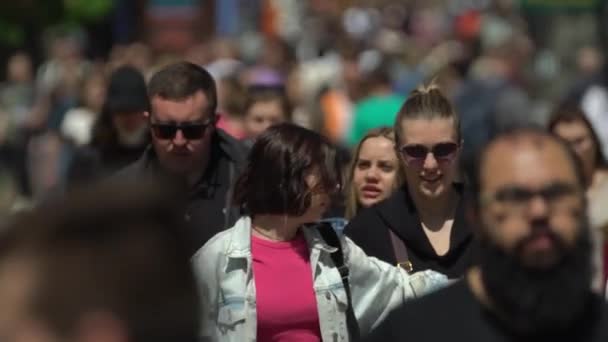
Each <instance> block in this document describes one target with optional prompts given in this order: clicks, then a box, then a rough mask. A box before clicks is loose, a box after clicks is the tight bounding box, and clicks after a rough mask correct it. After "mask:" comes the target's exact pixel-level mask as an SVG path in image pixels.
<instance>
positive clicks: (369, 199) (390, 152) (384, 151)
mask: <svg viewBox="0 0 608 342" xmlns="http://www.w3.org/2000/svg"><path fill="white" fill-rule="evenodd" d="M398 163H399V160H397V156H396V154H395V144H394V143H393V142H392V141H391V140H389V139H387V138H385V137H374V138H369V139H367V140H365V141H364V142H363V144H362V145H361V150H360V151H359V156H358V158H357V161H356V164H355V170H354V174H353V187H354V189H355V193H356V196H357V201H358V203H359V205H361V206H362V207H364V208H367V207H371V206H372V205H374V204H376V203H378V202H380V201H382V200H384V199H386V198H387V197H388V196H390V194H391V193H392V191H393V189H395V187H396V180H397V172H398V169H399V164H398Z"/></svg>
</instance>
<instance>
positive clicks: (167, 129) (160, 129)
mask: <svg viewBox="0 0 608 342" xmlns="http://www.w3.org/2000/svg"><path fill="white" fill-rule="evenodd" d="M152 130H153V132H154V135H155V136H156V137H157V138H158V139H163V140H168V139H173V137H174V136H175V133H176V132H177V127H176V126H172V125H152Z"/></svg>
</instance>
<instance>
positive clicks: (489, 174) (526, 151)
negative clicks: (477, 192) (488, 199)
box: [480, 138, 578, 190]
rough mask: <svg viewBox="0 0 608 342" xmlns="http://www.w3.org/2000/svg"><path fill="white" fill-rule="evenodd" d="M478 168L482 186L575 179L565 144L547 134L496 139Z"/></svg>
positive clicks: (532, 184) (487, 187)
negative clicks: (525, 137) (528, 138)
mask: <svg viewBox="0 0 608 342" xmlns="http://www.w3.org/2000/svg"><path fill="white" fill-rule="evenodd" d="M480 171H481V172H480V181H481V186H482V188H483V189H485V190H491V189H493V188H499V187H501V186H504V185H513V184H517V185H521V186H529V187H538V186H542V185H544V184H548V183H552V182H556V181H562V182H568V183H577V182H578V180H577V176H576V171H575V166H574V165H573V162H572V160H571V159H570V158H569V157H568V155H567V153H566V151H565V150H564V148H563V147H562V146H560V145H559V144H558V143H557V142H555V141H552V140H549V139H546V138H545V139H538V140H527V139H525V140H520V141H508V140H503V141H499V142H496V143H494V144H493V145H492V146H491V147H490V148H489V149H488V150H487V151H486V154H485V155H484V159H483V160H482V165H481V170H480Z"/></svg>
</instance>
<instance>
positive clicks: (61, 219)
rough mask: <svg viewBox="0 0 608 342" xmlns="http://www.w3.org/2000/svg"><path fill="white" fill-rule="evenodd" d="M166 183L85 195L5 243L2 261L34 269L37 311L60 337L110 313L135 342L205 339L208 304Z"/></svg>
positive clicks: (0, 243)
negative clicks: (203, 309) (90, 316)
mask: <svg viewBox="0 0 608 342" xmlns="http://www.w3.org/2000/svg"><path fill="white" fill-rule="evenodd" d="M113 182H115V181H113ZM157 184H158V182H156V183H154V182H152V181H150V182H146V181H144V183H143V184H138V185H137V186H136V185H129V184H123V183H122V182H119V183H115V184H110V183H105V184H101V183H100V184H98V185H94V186H89V187H87V188H86V189H79V190H77V191H76V192H75V193H73V194H71V195H69V196H68V197H67V198H66V199H62V200H57V202H56V203H53V204H49V205H48V206H46V207H39V208H37V209H35V210H34V211H33V212H31V213H26V214H23V215H22V216H19V217H17V218H16V219H15V220H14V221H13V222H12V223H11V224H10V225H9V226H8V227H7V230H6V231H5V232H4V234H3V235H0V261H4V260H6V258H7V257H9V256H15V257H18V258H19V257H21V258H23V260H24V261H26V262H27V263H26V264H27V265H30V264H31V265H32V270H33V272H34V286H33V289H32V292H31V296H30V298H29V301H28V308H27V309H28V310H29V312H30V313H31V314H32V315H33V316H34V317H35V318H36V319H39V320H41V321H42V322H43V323H44V324H46V325H47V326H48V327H49V328H50V329H51V331H52V332H53V333H54V334H57V335H58V336H61V337H65V336H69V335H70V334H71V333H73V332H74V329H75V328H76V327H77V326H78V324H79V319H80V318H82V317H83V316H84V315H86V314H87V313H91V312H96V311H103V312H107V313H109V314H111V315H112V316H113V317H115V318H116V319H117V320H119V321H120V322H122V323H124V326H125V328H126V330H127V331H126V333H127V334H128V335H129V337H130V340H132V341H136V342H148V341H155V342H156V341H158V342H160V341H196V339H197V335H198V332H199V325H200V317H199V314H200V308H199V303H200V302H199V297H198V292H197V287H196V282H195V279H194V274H193V271H192V269H191V265H190V262H189V257H190V255H189V253H188V251H187V248H185V247H184V245H185V244H184V238H183V237H182V236H180V235H179V227H180V224H181V223H180V222H182V221H181V220H180V216H179V214H178V213H179V210H178V206H179V205H178V204H177V203H176V202H178V201H174V198H176V197H177V196H174V195H173V193H172V192H167V191H165V190H164V189H160V188H158V187H156V186H155V185H157Z"/></svg>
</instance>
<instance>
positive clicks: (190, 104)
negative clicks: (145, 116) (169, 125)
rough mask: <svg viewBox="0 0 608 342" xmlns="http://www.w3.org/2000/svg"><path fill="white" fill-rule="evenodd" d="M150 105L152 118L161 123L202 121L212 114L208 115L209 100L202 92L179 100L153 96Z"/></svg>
mask: <svg viewBox="0 0 608 342" xmlns="http://www.w3.org/2000/svg"><path fill="white" fill-rule="evenodd" d="M151 105H152V114H153V116H155V117H156V118H157V119H159V120H163V121H193V120H201V119H203V120H204V119H207V118H209V117H210V116H211V114H212V113H209V100H208V98H207V96H206V95H205V93H204V92H202V91H198V92H196V93H194V94H193V95H192V96H189V97H186V98H184V99H179V100H175V99H167V98H163V97H160V96H154V97H152V100H151Z"/></svg>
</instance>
